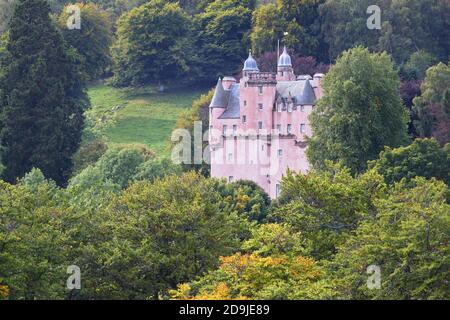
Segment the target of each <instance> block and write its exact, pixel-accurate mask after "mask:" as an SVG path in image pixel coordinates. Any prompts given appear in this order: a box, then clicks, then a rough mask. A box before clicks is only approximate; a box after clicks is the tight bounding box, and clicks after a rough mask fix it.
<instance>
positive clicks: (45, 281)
mask: <svg viewBox="0 0 450 320" xmlns="http://www.w3.org/2000/svg"><path fill="white" fill-rule="evenodd" d="M59 198H60V191H59V190H58V189H56V188H55V187H54V185H52V184H47V183H41V184H40V185H39V187H38V188H33V189H30V188H29V187H27V186H25V185H21V184H19V185H17V186H12V185H9V184H7V183H5V182H0V274H1V275H2V276H1V278H0V283H1V287H3V288H5V287H6V291H4V290H5V289H3V292H6V294H8V298H9V299H55V298H61V297H62V296H63V295H64V290H65V279H66V274H65V268H66V267H67V266H66V265H65V254H66V252H67V250H68V249H69V248H68V247H67V246H66V245H65V240H66V238H65V233H64V229H65V227H64V225H65V224H64V221H63V220H64V218H63V217H64V215H66V214H67V211H66V210H63V209H62V207H61V206H59V202H60V200H59Z"/></svg>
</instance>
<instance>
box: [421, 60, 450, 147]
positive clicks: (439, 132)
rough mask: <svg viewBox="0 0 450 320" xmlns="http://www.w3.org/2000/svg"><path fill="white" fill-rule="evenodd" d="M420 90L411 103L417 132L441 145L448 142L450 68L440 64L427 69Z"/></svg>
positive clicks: (449, 131)
mask: <svg viewBox="0 0 450 320" xmlns="http://www.w3.org/2000/svg"><path fill="white" fill-rule="evenodd" d="M421 89H422V95H421V96H420V97H417V98H415V99H414V101H413V103H414V106H413V112H414V113H415V116H416V117H417V119H418V120H416V121H415V123H414V124H415V127H416V129H417V131H418V132H419V134H420V136H421V137H434V138H436V140H437V141H438V142H439V143H440V144H441V145H443V144H445V143H447V142H450V67H449V66H448V65H446V64H444V63H442V62H441V63H439V64H438V65H436V66H433V67H431V68H429V69H428V70H427V75H426V78H425V80H424V82H423V83H422V87H421Z"/></svg>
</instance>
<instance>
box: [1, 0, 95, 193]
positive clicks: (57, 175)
mask: <svg viewBox="0 0 450 320" xmlns="http://www.w3.org/2000/svg"><path fill="white" fill-rule="evenodd" d="M6 51H7V55H8V56H9V57H10V58H8V59H7V61H6V64H5V65H4V67H3V68H4V72H1V73H0V74H1V75H2V76H1V79H0V112H1V118H0V126H1V131H0V145H1V159H2V162H3V165H4V166H5V170H4V172H3V178H4V179H5V180H6V181H10V182H15V180H16V179H17V178H18V177H22V176H23V175H24V174H25V173H26V172H28V171H30V170H31V169H32V168H33V167H37V168H40V169H41V170H42V172H43V173H44V175H45V176H46V177H47V178H51V179H53V180H55V181H56V182H57V183H58V184H60V185H62V184H64V183H65V182H66V181H67V178H68V177H69V175H70V172H71V167H72V161H71V157H72V155H73V153H74V152H75V151H76V150H77V149H78V146H79V144H80V140H81V131H82V127H83V110H84V108H85V107H86V106H87V104H88V99H87V96H86V95H85V92H84V87H83V83H82V81H80V70H79V69H78V67H77V65H76V55H75V54H74V53H73V52H72V51H70V50H68V49H67V47H66V45H65V43H64V40H63V38H62V36H61V34H60V32H59V31H58V30H57V28H56V27H55V26H54V25H53V24H52V21H51V18H50V7H49V5H48V4H47V2H46V1H45V0H20V1H18V3H17V6H16V10H15V13H14V15H13V17H12V19H11V23H10V30H9V38H8V43H7V46H6Z"/></svg>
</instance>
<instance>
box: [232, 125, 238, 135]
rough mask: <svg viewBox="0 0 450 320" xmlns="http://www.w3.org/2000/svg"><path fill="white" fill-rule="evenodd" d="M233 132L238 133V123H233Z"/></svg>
mask: <svg viewBox="0 0 450 320" xmlns="http://www.w3.org/2000/svg"><path fill="white" fill-rule="evenodd" d="M233 134H234V135H237V125H235V124H233Z"/></svg>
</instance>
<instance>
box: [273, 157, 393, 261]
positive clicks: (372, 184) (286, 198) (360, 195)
mask: <svg viewBox="0 0 450 320" xmlns="http://www.w3.org/2000/svg"><path fill="white" fill-rule="evenodd" d="M281 186H282V189H281V190H282V191H281V195H280V197H279V199H278V205H276V206H274V208H273V212H272V213H271V214H270V220H271V221H278V222H283V223H287V224H289V225H290V226H292V228H293V229H294V230H295V231H297V232H300V236H301V239H302V244H303V246H304V247H305V253H306V254H307V255H308V256H312V257H314V258H316V259H330V258H331V257H332V256H333V254H334V253H335V252H336V247H337V246H339V245H340V244H342V243H343V242H345V240H346V239H347V237H348V236H349V235H350V234H351V232H353V231H354V230H355V229H356V228H357V227H358V223H359V222H360V221H361V220H362V219H364V218H365V217H366V216H367V215H370V214H372V213H373V212H372V211H373V209H372V207H373V201H374V199H376V198H377V197H380V196H381V195H382V194H383V193H384V192H385V189H386V186H385V184H384V181H383V177H381V176H380V175H378V174H376V173H375V172H374V171H369V172H367V173H365V174H363V175H361V176H357V177H356V178H353V177H352V176H351V174H350V172H349V170H348V169H346V168H341V167H339V166H336V165H334V166H330V167H329V168H328V170H326V171H319V172H315V171H312V172H310V173H308V174H307V175H302V174H293V173H291V172H289V173H288V174H287V175H286V177H284V178H283V180H282V184H281Z"/></svg>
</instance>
